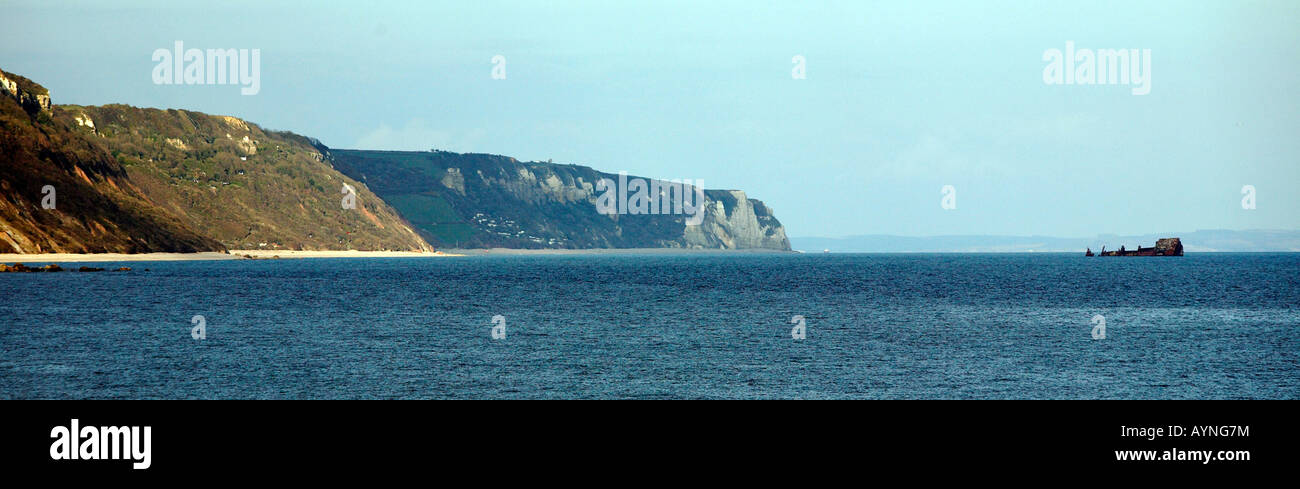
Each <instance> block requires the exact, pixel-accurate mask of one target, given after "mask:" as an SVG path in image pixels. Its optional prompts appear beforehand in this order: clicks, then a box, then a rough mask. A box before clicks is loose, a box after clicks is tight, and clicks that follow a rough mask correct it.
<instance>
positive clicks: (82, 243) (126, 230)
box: [0, 71, 223, 253]
mask: <svg viewBox="0 0 1300 489" xmlns="http://www.w3.org/2000/svg"><path fill="white" fill-rule="evenodd" d="M222 249H223V248H222V246H221V244H220V243H218V242H216V241H213V240H211V239H209V238H207V237H205V236H203V235H201V234H200V233H198V232H196V231H195V230H194V229H193V228H191V227H189V226H187V225H186V224H185V223H184V222H181V221H180V220H179V219H177V218H176V217H175V216H173V215H171V214H169V213H167V212H164V211H161V210H159V209H157V208H155V207H154V206H153V205H152V204H151V203H150V202H149V199H148V197H146V196H145V195H144V193H143V192H141V191H140V189H139V188H137V187H136V186H134V185H133V184H132V182H131V181H130V179H129V178H128V177H127V172H126V170H125V169H123V168H122V166H121V165H120V164H118V162H117V161H115V160H114V159H113V158H112V156H111V155H110V154H109V152H108V150H107V149H106V148H105V147H104V146H103V145H102V144H101V143H100V142H99V141H95V140H91V139H86V138H83V137H81V136H80V135H78V134H77V132H76V131H75V128H74V127H73V126H71V125H69V124H68V123H66V122H64V121H60V120H58V119H57V118H55V117H54V116H53V114H52V112H51V106H50V98H49V92H48V91H46V90H45V88H44V87H41V86H40V85H37V84H35V83H33V82H32V81H30V80H28V79H26V78H23V77H20V76H17V75H12V74H9V73H5V72H3V71H0V252H2V253H61V252H62V253H88V252H97V253H104V252H117V253H138V252H149V251H186V252H188V251H219V250H222Z"/></svg>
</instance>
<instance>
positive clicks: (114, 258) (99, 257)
mask: <svg viewBox="0 0 1300 489" xmlns="http://www.w3.org/2000/svg"><path fill="white" fill-rule="evenodd" d="M454 256H461V255H456V254H450V253H444V252H442V251H430V252H421V251H357V250H340V251H333V250H325V251H296V250H230V252H229V253H222V252H219V251H200V252H195V253H168V252H161V253H31V254H18V253H0V263H25V264H32V263H46V262H48V263H60V262H62V263H86V262H146V261H211V260H274V259H281V260H295V259H303V258H446V257H454ZM250 257H251V258H250Z"/></svg>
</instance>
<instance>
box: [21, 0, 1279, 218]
mask: <svg viewBox="0 0 1300 489" xmlns="http://www.w3.org/2000/svg"><path fill="white" fill-rule="evenodd" d="M174 3H177V2H172V1H160V2H153V1H148V2H144V1H117V2H89V1H87V2H62V1H50V0H41V1H25V0H20V1H12V0H6V1H5V2H4V4H5V7H4V9H3V11H4V12H5V13H4V16H5V19H4V21H3V24H4V28H3V29H0V69H4V70H6V71H9V72H12V73H17V74H20V75H23V76H26V77H28V78H31V79H33V80H34V81H36V82H38V83H40V84H42V85H44V86H46V87H47V88H49V89H50V91H51V96H52V97H53V101H54V103H56V104H58V103H66V104H83V105H99V104H107V103H125V104H129V105H134V106H139V107H157V108H181V109H188V110H195V111H200V112H207V113H213V114H222V115H232V116H236V117H239V118H242V119H246V120H249V121H251V122H255V123H257V124H259V125H261V126H262V127H264V128H268V129H277V130H290V131H293V132H296V133H299V134H303V135H307V136H312V137H316V138H318V139H320V140H321V141H322V142H324V143H325V144H326V145H328V146H330V147H333V148H359V149H394V150H427V149H430V148H438V149H443V150H449V151H457V152H476V153H492V154H502V155H507V156H513V157H516V158H518V159H520V160H525V161H528V160H537V161H546V160H553V161H554V162H556V163H574V164H581V165H586V166H591V167H593V168H596V169H598V170H602V171H609V172H617V171H627V172H629V173H631V174H634V175H642V176H648V177H655V178H663V179H674V178H682V179H692V180H703V182H704V185H705V186H706V187H708V188H725V189H741V190H744V191H745V192H746V194H747V195H748V196H749V197H751V198H757V199H760V200H762V201H764V202H765V203H766V204H768V205H769V206H770V207H772V208H773V209H774V210H775V213H776V216H777V218H778V219H780V220H781V222H782V223H783V224H784V225H785V227H786V232H787V234H788V235H790V236H828V237H835V236H849V235H861V234H895V235H906V236H933V235H952V234H984V235H1049V236H1066V237H1086V236H1095V235H1097V234H1102V233H1115V234H1148V233H1159V232H1163V231H1192V230H1197V229H1237V230H1244V229H1300V212H1297V210H1300V192H1298V191H1297V189H1296V186H1297V183H1298V182H1300V178H1298V177H1300V170H1297V168H1298V167H1300V137H1297V136H1298V134H1297V133H1298V132H1300V131H1298V130H1300V94H1298V93H1297V87H1300V67H1297V62H1296V60H1297V59H1300V2H1295V1H1292V0H1282V1H1276V2H1251V1H1205V2H1127V1H1121V2H1104V1H1103V2H1093V1H1090V2H1070V3H1068V4H1066V3H1064V2H1020V1H1016V2H997V1H980V2H961V1H902V0H898V1H884V2H868V1H863V0H855V1H846V2H772V4H771V5H767V2H729V1H709V2H689V1H688V2H633V1H630V0H629V1H617V2H609V1H596V2H585V1H567V0H566V1H564V2H554V1H521V2H493V1H472V2H464V1H448V2H442V1H431V2H426V1H419V2H384V1H367V2H355V1H350V2H276V1H267V2H242V1H223V2H210V3H207V2H205V4H203V5H182V6H177V5H173V4H174ZM1040 3H1041V4H1042V5H1038V4H1040ZM1026 4H1028V5H1026ZM175 41H182V42H183V43H184V44H185V47H186V48H199V49H228V48H235V49H241V48H246V49H258V50H260V56H261V58H260V77H259V78H260V90H259V91H258V93H257V94H255V95H242V94H241V92H240V89H239V87H237V86H231V85H220V86H214V85H163V84H155V83H154V81H153V78H152V73H153V71H154V68H155V65H156V64H158V63H156V62H155V61H154V60H153V59H152V57H151V56H152V54H153V53H154V51H155V50H157V49H171V48H172V46H173V43H174V42H175ZM1067 42H1071V43H1072V45H1073V46H1074V47H1075V49H1076V50H1080V49H1091V50H1098V49H1137V50H1138V52H1139V53H1142V52H1143V50H1150V56H1149V57H1148V58H1146V59H1148V60H1149V61H1150V72H1149V75H1150V78H1149V80H1150V85H1149V87H1150V92H1149V93H1147V94H1145V95H1134V94H1133V90H1132V88H1133V85H1123V84H1098V85H1080V84H1061V83H1047V82H1045V81H1044V71H1045V69H1046V68H1047V67H1048V64H1049V63H1048V61H1045V52H1047V51H1049V50H1053V49H1055V50H1060V51H1061V52H1064V51H1065V50H1066V49H1067ZM498 55H499V56H502V57H503V58H504V63H494V62H493V58H494V57H495V56H498ZM796 56H802V59H803V62H802V71H803V75H804V77H803V78H797V77H796V76H794V75H795V74H796V73H795V72H796V71H797V69H798V68H800V66H796V63H795V61H794V59H795V57H796ZM502 67H503V68H504V75H505V76H504V79H498V78H494V77H493V72H494V70H497V71H498V74H499V72H500V70H501V68H502ZM949 185H951V186H952V192H949V193H948V194H945V193H944V191H943V189H944V187H945V186H949ZM1246 185H1251V186H1253V188H1254V195H1253V196H1254V200H1255V206H1254V208H1253V209H1243V198H1244V197H1245V196H1244V195H1243V186H1246ZM945 197H952V198H951V199H950V200H949V203H950V204H952V205H950V206H949V207H952V208H950V209H945V208H944V205H943V204H944V199H945Z"/></svg>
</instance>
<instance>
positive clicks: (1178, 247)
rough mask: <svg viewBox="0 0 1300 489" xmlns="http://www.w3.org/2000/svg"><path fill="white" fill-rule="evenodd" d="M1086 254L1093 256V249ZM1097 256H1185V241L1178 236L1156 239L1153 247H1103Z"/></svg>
mask: <svg viewBox="0 0 1300 489" xmlns="http://www.w3.org/2000/svg"><path fill="white" fill-rule="evenodd" d="M1084 256H1092V250H1088V252H1087V253H1086V254H1085V255H1084ZM1097 256H1183V241H1182V240H1180V239H1178V238H1162V239H1158V240H1156V245H1155V246H1153V247H1150V248H1143V247H1141V246H1139V247H1138V249H1136V250H1126V249H1124V247H1123V246H1120V247H1119V249H1118V250H1115V251H1106V249H1105V248H1102V250H1101V253H1098V254H1097Z"/></svg>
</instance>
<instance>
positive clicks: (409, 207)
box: [329, 150, 790, 250]
mask: <svg viewBox="0 0 1300 489" xmlns="http://www.w3.org/2000/svg"><path fill="white" fill-rule="evenodd" d="M329 154H330V155H331V158H332V161H333V162H334V165H335V167H336V168H338V169H339V171H341V172H343V173H344V174H346V175H348V176H350V177H352V178H355V179H357V180H359V181H362V182H365V183H366V184H367V185H368V186H369V187H370V188H371V189H373V190H374V191H375V192H376V193H377V194H379V195H380V196H381V197H383V198H384V199H385V200H387V201H388V202H390V203H391V204H392V205H393V206H394V207H395V208H396V209H397V210H398V211H399V212H401V213H402V215H403V216H404V217H406V219H407V220H409V221H410V222H411V223H412V224H413V225H414V226H415V228H416V230H417V231H418V232H419V233H420V234H421V236H423V237H424V238H425V239H427V240H429V241H430V242H432V243H435V244H438V245H441V246H460V247H506V248H713V249H749V248H765V249H775V250H788V249H790V242H789V240H788V239H787V238H786V236H785V229H784V228H783V227H782V226H781V223H780V222H779V221H777V220H776V218H775V217H774V216H773V213H772V210H771V209H769V208H768V207H767V206H765V205H763V203H762V202H760V201H757V200H753V199H749V198H748V197H747V196H746V195H745V193H744V192H741V191H736V190H730V191H729V190H705V191H703V196H704V204H703V215H702V216H700V218H699V219H698V220H693V219H692V216H691V215H689V213H686V214H683V213H676V214H674V213H657V214H628V213H613V214H602V213H601V212H598V209H597V199H598V198H599V197H600V196H601V195H602V194H604V193H605V192H604V191H602V190H601V189H599V188H597V186H596V185H597V182H599V181H601V180H602V179H609V180H611V181H616V182H617V181H619V178H620V176H619V175H615V174H610V173H602V172H598V171H596V170H593V169H591V168H587V167H582V166H575V165H557V164H550V163H539V162H520V161H517V160H515V159H514V158H509V157H505V156H497V155H485V154H458V153H450V152H444V151H432V152H413V151H358V150H330V151H329ZM626 178H628V179H634V178H637V177H635V176H627V177H626ZM645 180H649V179H645ZM688 192H689V191H688Z"/></svg>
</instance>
